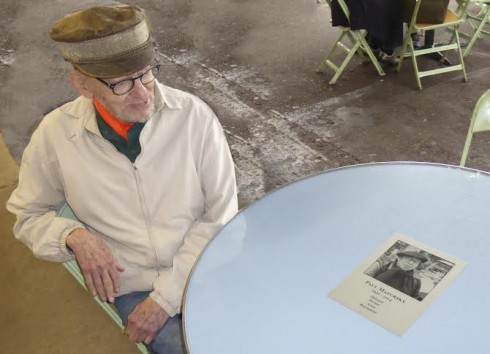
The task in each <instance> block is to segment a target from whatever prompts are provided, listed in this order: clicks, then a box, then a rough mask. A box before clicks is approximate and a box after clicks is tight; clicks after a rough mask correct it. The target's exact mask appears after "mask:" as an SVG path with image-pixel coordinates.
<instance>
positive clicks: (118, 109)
mask: <svg viewBox="0 0 490 354" xmlns="http://www.w3.org/2000/svg"><path fill="white" fill-rule="evenodd" d="M149 69H150V66H147V67H146V68H144V69H142V70H140V71H137V72H135V73H134V74H132V75H129V76H124V77H118V78H114V79H105V80H104V81H105V82H107V83H108V84H115V83H118V82H120V81H122V80H125V79H132V78H135V77H138V76H140V75H141V74H143V73H144V72H145V71H147V70H149ZM86 86H87V89H88V90H90V91H91V92H92V93H93V94H94V95H95V96H96V97H97V98H98V99H99V101H100V102H101V103H102V105H103V106H104V107H105V108H106V109H107V110H109V112H111V113H112V114H113V115H114V116H115V117H116V118H118V119H119V120H122V121H124V122H128V123H132V122H145V121H147V120H148V119H149V118H150V117H151V116H152V114H153V112H154V111H155V91H154V89H155V81H152V82H150V83H149V84H147V85H143V84H142V83H141V80H140V79H136V80H135V81H134V87H133V88H132V89H131V91H129V92H128V93H126V94H124V95H121V96H118V95H115V94H114V93H113V92H112V90H111V89H110V88H109V87H107V86H106V85H104V83H102V82H100V81H99V80H97V79H96V78H91V77H90V78H88V79H87V82H86Z"/></svg>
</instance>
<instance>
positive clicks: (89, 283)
mask: <svg viewBox="0 0 490 354" xmlns="http://www.w3.org/2000/svg"><path fill="white" fill-rule="evenodd" d="M83 279H84V280H85V285H87V288H88V290H89V291H90V293H91V294H92V296H95V295H97V289H95V285H94V281H93V280H92V275H91V274H90V273H85V272H84V273H83Z"/></svg>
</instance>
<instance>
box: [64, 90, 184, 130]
mask: <svg viewBox="0 0 490 354" xmlns="http://www.w3.org/2000/svg"><path fill="white" fill-rule="evenodd" d="M155 83H156V85H155V113H154V115H155V114H156V113H157V112H159V111H160V110H162V109H163V108H164V107H168V108H169V109H181V108H182V99H183V98H182V96H181V95H179V94H177V93H176V91H175V90H173V89H171V88H169V87H167V86H165V85H162V84H160V83H159V82H158V81H155ZM60 110H61V111H62V112H63V113H64V114H67V115H69V116H72V117H75V118H78V119H79V120H78V123H77V124H75V126H74V129H73V130H72V132H71V134H70V138H75V137H76V136H78V135H80V134H82V133H83V132H84V130H88V131H89V132H91V133H94V134H96V135H98V136H102V135H101V134H100V131H99V127H98V126H97V120H96V118H95V108H94V105H93V102H92V99H90V98H86V97H84V96H80V97H78V98H77V99H75V100H74V101H72V102H69V103H67V104H65V105H63V106H62V107H60ZM150 119H151V118H150Z"/></svg>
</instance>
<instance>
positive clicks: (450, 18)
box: [396, 0, 468, 90]
mask: <svg viewBox="0 0 490 354" xmlns="http://www.w3.org/2000/svg"><path fill="white" fill-rule="evenodd" d="M421 2H422V0H415V7H414V10H413V14H412V19H411V21H410V24H409V25H408V26H407V31H406V33H405V40H404V41H403V45H402V50H401V52H400V62H399V63H398V67H397V69H396V70H397V71H398V72H399V71H400V70H401V67H402V63H403V60H404V58H405V57H411V58H412V64H413V69H414V72H415V78H416V80H417V87H418V88H419V89H420V90H421V89H422V83H421V81H420V79H421V78H423V77H426V76H431V75H438V74H444V73H447V72H451V71H462V72H463V80H464V81H468V77H467V76H466V69H465V66H464V59H463V53H462V51H461V44H460V41H459V32H458V28H459V26H460V25H461V23H463V19H461V18H460V17H458V16H457V15H456V14H454V13H453V12H452V11H450V10H446V15H445V18H444V22H443V23H438V24H435V23H417V15H418V13H419V8H420V4H421ZM440 28H444V29H450V30H452V31H453V32H454V36H453V37H454V38H455V39H456V41H455V42H454V41H453V39H451V40H450V41H449V43H448V44H446V45H442V46H437V47H433V48H423V49H416V48H415V47H414V45H413V42H412V38H411V34H412V33H417V32H418V31H427V30H435V29H440ZM449 50H455V51H457V53H458V55H459V64H454V65H450V66H445V67H442V68H437V69H432V70H425V71H421V70H419V66H418V63H417V57H419V56H421V55H426V54H431V53H436V52H446V51H449Z"/></svg>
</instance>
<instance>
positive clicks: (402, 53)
mask: <svg viewBox="0 0 490 354" xmlns="http://www.w3.org/2000/svg"><path fill="white" fill-rule="evenodd" d="M410 35H411V30H410V29H409V28H407V31H406V33H405V40H404V41H403V44H402V51H401V52H400V61H399V62H398V66H397V67H396V71H397V72H400V70H401V68H402V63H403V59H405V54H406V53H407V46H408V41H411V40H412V38H411V36H410Z"/></svg>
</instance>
